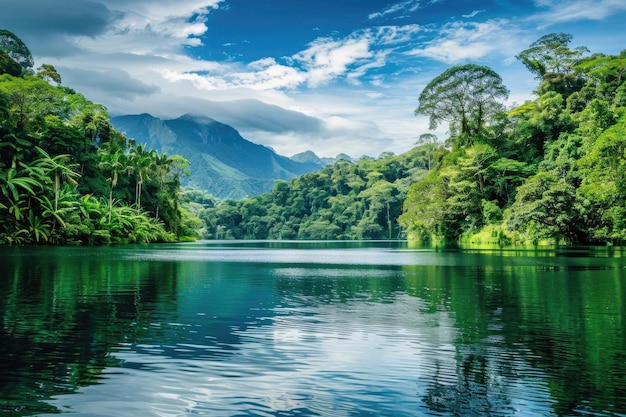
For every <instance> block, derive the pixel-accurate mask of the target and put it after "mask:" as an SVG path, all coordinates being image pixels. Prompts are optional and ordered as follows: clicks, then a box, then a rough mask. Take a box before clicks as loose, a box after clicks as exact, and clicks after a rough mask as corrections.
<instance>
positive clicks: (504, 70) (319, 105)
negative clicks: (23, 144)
mask: <svg viewBox="0 0 626 417" xmlns="http://www.w3.org/2000/svg"><path fill="white" fill-rule="evenodd" d="M623 22H626V2H625V1H624V0H595V1H591V0H570V1H565V0H492V1H485V0H400V1H393V0H391V1H385V0H343V1H337V0H334V1H327V0H323V1H316V2H311V1H300V0H160V1H154V0H133V1H128V0H72V1H69V0H28V1H26V2H25V1H23V0H3V1H2V3H0V28H4V29H8V30H11V31H13V32H14V33H15V34H17V35H18V36H20V37H21V38H22V39H23V40H24V41H25V42H26V43H27V45H28V46H29V48H30V49H31V52H32V53H33V55H34V56H35V60H36V65H40V64H42V63H48V64H52V65H54V66H55V67H56V68H57V70H58V71H59V73H60V74H61V76H62V77H63V84H65V85H67V86H69V87H72V88H74V89H76V90H77V91H79V92H82V93H83V94H85V95H86V96H87V98H89V99H90V100H92V101H94V102H97V103H102V104H104V105H105V106H107V108H108V109H109V112H110V113H111V114H112V115H118V114H138V113H151V114H153V115H155V116H158V117H164V118H175V117H178V116H180V115H182V114H184V113H188V112H190V113H198V114H204V115H207V116H210V117H213V118H215V119H216V120H219V121H222V122H224V123H228V124H230V125H232V126H233V127H235V128H236V129H238V130H239V131H240V132H241V133H242V135H243V136H244V137H245V138H247V139H249V140H251V141H253V142H256V143H261V144H264V145H267V146H270V147H272V148H274V149H275V150H276V151H277V152H279V153H281V154H283V155H292V154H294V153H297V152H302V151H304V150H309V149H310V150H313V151H314V152H316V153H317V154H318V155H320V156H335V155H336V154H338V153H340V152H343V153H347V154H349V155H351V156H353V157H359V156H361V155H370V156H378V155H379V154H380V153H382V152H394V153H401V152H405V151H407V150H409V149H410V148H411V147H412V146H413V145H414V144H415V142H416V140H417V139H418V138H419V136H420V134H422V133H427V132H428V122H427V120H426V118H424V117H419V116H418V117H416V116H414V114H413V110H414V109H415V108H416V107H417V105H418V102H417V98H418V97H419V93H420V91H421V89H422V88H423V87H424V86H425V85H426V84H427V83H428V82H429V81H430V80H431V79H433V78H434V77H435V76H437V75H438V74H440V73H441V72H443V71H444V70H445V69H446V68H448V67H450V66H453V65H458V64H464V63H476V64H479V65H487V66H490V67H492V68H493V69H494V70H495V71H496V72H498V73H499V74H500V75H501V76H502V78H503V81H504V84H505V85H506V86H507V87H508V88H509V89H510V91H511V94H510V98H509V101H508V103H507V104H508V105H510V106H512V105H514V103H522V102H524V101H525V100H527V99H531V98H532V91H533V89H534V88H535V87H536V86H537V80H534V79H533V77H532V75H531V74H530V73H528V71H527V70H526V69H525V68H524V67H523V66H522V65H521V63H519V62H518V61H517V60H516V59H515V55H516V54H518V53H519V52H520V51H522V50H523V49H525V48H527V47H528V46H529V45H530V44H531V43H532V42H534V41H535V40H537V39H538V38H539V37H541V36H543V35H545V34H548V33H553V32H565V33H569V34H571V35H573V41H572V44H571V47H576V46H587V47H588V48H589V49H590V50H591V51H592V52H602V53H607V54H617V53H619V52H620V51H622V50H624V49H626V35H625V33H626V32H625V31H624V30H623ZM435 133H436V134H437V135H438V136H439V138H440V139H441V140H443V139H445V137H446V127H445V126H443V127H441V128H440V129H439V130H438V131H436V132H435Z"/></svg>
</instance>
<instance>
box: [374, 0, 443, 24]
mask: <svg viewBox="0 0 626 417" xmlns="http://www.w3.org/2000/svg"><path fill="white" fill-rule="evenodd" d="M431 4H432V2H431ZM419 8H420V0H405V1H402V2H400V3H395V4H392V5H391V6H389V7H387V8H386V9H384V10H382V11H379V12H374V13H370V14H369V16H368V19H369V20H374V19H378V18H381V17H385V16H387V15H398V14H404V13H407V12H415V11H417V10H418V9H419Z"/></svg>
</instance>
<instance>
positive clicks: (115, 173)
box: [98, 146, 128, 223]
mask: <svg viewBox="0 0 626 417" xmlns="http://www.w3.org/2000/svg"><path fill="white" fill-rule="evenodd" d="M106 148H108V147H105V146H103V147H102V148H100V150H99V151H98V154H99V155H100V159H101V162H100V163H99V164H98V166H99V167H100V168H104V169H109V170H110V171H111V176H110V178H109V182H110V183H111V185H110V187H109V223H111V215H112V209H113V189H114V188H115V187H116V186H117V181H118V180H119V175H120V173H122V172H124V171H126V170H127V169H128V165H127V162H128V161H127V160H128V158H127V157H126V155H124V153H123V152H121V151H120V150H116V151H114V152H112V153H111V152H109V151H107V150H106Z"/></svg>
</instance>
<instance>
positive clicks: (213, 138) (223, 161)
mask: <svg viewBox="0 0 626 417" xmlns="http://www.w3.org/2000/svg"><path fill="white" fill-rule="evenodd" d="M111 123H112V124H113V126H114V127H115V128H116V129H117V130H119V131H120V132H123V133H125V134H126V136H127V137H128V138H129V139H134V140H135V141H136V142H137V143H145V144H146V145H147V147H148V148H150V149H155V150H157V151H159V152H165V153H166V154H168V155H182V156H183V157H185V158H186V159H187V160H189V162H191V170H192V174H191V176H190V177H189V178H188V179H186V180H185V181H184V183H183V185H189V186H192V187H194V188H200V189H204V190H207V191H208V192H210V193H211V194H213V195H214V196H216V197H218V198H221V199H226V198H232V199H240V198H245V197H250V196H254V195H258V194H262V193H265V192H269V191H271V190H272V187H273V185H274V181H275V180H277V179H282V180H289V179H291V178H294V177H297V176H299V175H302V174H305V173H308V172H312V171H317V170H319V169H320V168H322V167H323V166H325V165H326V163H325V162H324V161H323V160H321V159H319V158H317V156H316V157H315V158H316V159H317V160H294V159H290V158H288V157H286V156H281V155H278V154H277V153H276V152H274V151H273V150H272V149H270V148H268V147H266V146H262V145H259V144H255V143H252V142H250V141H248V140H246V139H244V138H243V137H241V135H240V134H239V132H237V130H235V129H234V128H233V127H231V126H228V125H226V124H224V123H220V122H218V121H216V120H213V119H211V118H210V117H206V116H198V115H192V114H185V115H183V116H181V117H179V118H177V119H172V120H161V119H159V118H156V117H154V116H151V115H149V114H139V115H126V116H117V117H112V118H111ZM311 153H312V152H311ZM313 155H314V154H313Z"/></svg>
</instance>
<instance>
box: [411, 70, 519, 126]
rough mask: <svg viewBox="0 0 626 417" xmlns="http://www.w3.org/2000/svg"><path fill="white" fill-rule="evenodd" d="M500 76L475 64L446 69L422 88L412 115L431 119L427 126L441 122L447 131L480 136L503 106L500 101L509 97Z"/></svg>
mask: <svg viewBox="0 0 626 417" xmlns="http://www.w3.org/2000/svg"><path fill="white" fill-rule="evenodd" d="M508 94H509V92H508V89H507V88H506V87H505V86H504V85H503V84H502V78H501V77H500V76H499V75H498V74H497V73H496V72H495V71H493V70H492V69H491V68H489V67H485V66H479V65H475V64H466V65H459V66H455V67H452V68H449V69H448V70H446V71H445V72H443V73H442V74H441V75H439V76H437V77H435V78H434V79H433V80H432V81H431V82H429V83H428V84H427V85H426V87H424V89H423V90H422V92H421V94H420V96H419V106H418V107H417V109H415V114H424V115H426V116H428V117H429V118H430V128H431V129H435V128H436V127H437V126H438V125H439V124H440V123H441V122H442V121H446V122H448V123H450V132H451V133H452V134H459V135H462V136H467V137H470V136H473V135H479V134H480V133H481V132H482V131H483V129H484V128H485V126H486V125H487V124H488V123H489V121H490V119H491V118H492V117H493V116H494V115H495V114H496V113H498V112H500V111H502V110H503V109H504V107H503V105H502V103H501V102H500V101H499V100H504V99H506V98H508Z"/></svg>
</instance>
